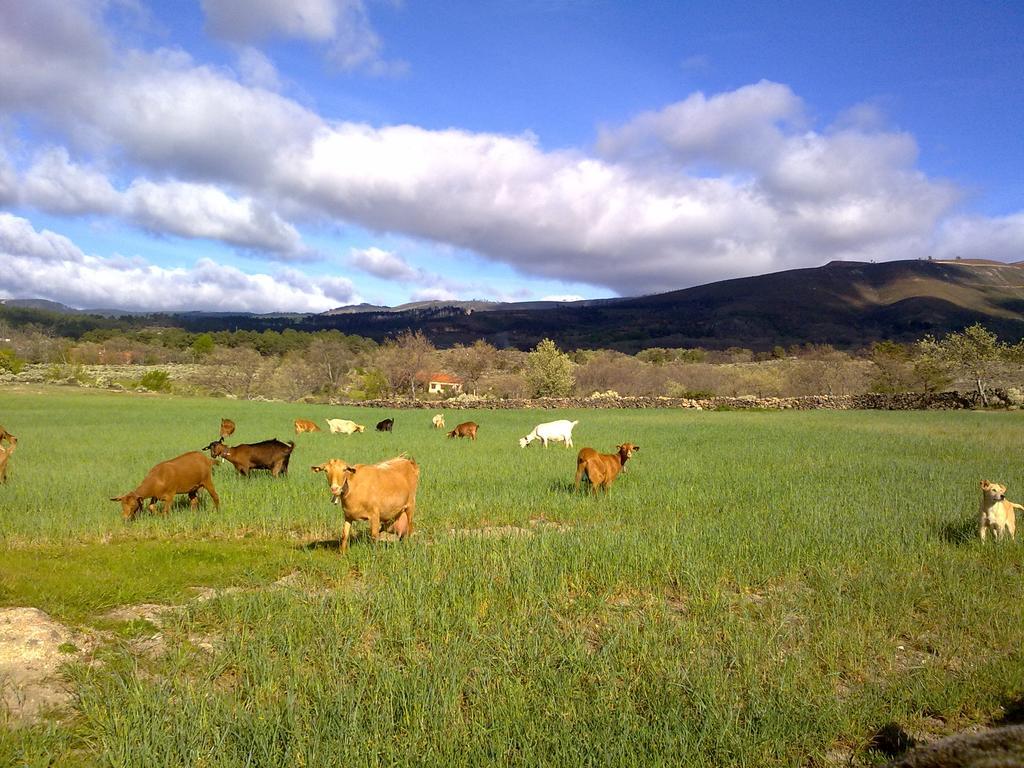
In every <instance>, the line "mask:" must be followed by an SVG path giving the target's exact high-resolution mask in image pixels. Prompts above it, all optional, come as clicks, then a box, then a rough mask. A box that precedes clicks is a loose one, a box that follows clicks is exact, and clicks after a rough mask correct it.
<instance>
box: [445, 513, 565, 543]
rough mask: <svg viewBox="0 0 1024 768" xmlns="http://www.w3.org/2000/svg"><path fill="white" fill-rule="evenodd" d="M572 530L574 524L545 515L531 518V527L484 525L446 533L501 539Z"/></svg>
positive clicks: (464, 536) (455, 529) (465, 536)
mask: <svg viewBox="0 0 1024 768" xmlns="http://www.w3.org/2000/svg"><path fill="white" fill-rule="evenodd" d="M570 530H572V526H570V525H567V524H566V523H560V522H557V521H555V520H548V519H547V518H544V517H535V518H533V519H531V520H530V522H529V527H528V528H524V527H523V526H520V525H483V526H480V527H479V528H449V529H448V530H447V531H445V533H447V534H448V535H449V536H456V537H460V538H471V539H495V538H497V539H501V538H518V537H522V536H532V535H534V534H535V533H539V532H540V531H559V532H561V533H565V532H566V531H570Z"/></svg>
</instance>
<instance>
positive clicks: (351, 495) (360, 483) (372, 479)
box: [310, 456, 420, 552]
mask: <svg viewBox="0 0 1024 768" xmlns="http://www.w3.org/2000/svg"><path fill="white" fill-rule="evenodd" d="M310 469H312V470H313V471H314V472H323V473H325V474H326V475H327V485H328V486H329V487H330V489H331V497H332V501H333V502H334V503H335V504H341V508H342V509H343V510H344V513H345V527H344V530H343V532H342V536H341V551H342V552H344V551H345V550H347V549H348V540H349V536H350V535H351V532H352V523H353V521H356V520H367V521H369V523H370V536H372V537H373V539H374V541H376V540H377V539H378V538H379V537H380V531H381V525H382V524H384V525H385V526H386V530H388V531H389V532H391V533H395V534H397V535H398V538H400V539H405V538H406V537H408V536H410V535H412V529H413V520H412V519H413V515H414V514H415V513H416V487H417V485H418V484H419V480H420V468H419V467H418V466H417V465H416V462H415V461H413V460H412V459H407V458H404V457H402V456H396V457H395V458H393V459H389V460H388V461H382V462H380V463H379V464H348V463H347V462H345V461H342V460H341V459H331V460H330V461H327V462H324V463H323V464H319V465H317V466H315V467H310Z"/></svg>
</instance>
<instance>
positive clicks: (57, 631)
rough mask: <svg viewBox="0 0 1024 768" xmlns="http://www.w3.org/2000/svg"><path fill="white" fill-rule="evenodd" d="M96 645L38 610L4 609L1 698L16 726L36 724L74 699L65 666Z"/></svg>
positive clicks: (0, 636) (0, 645)
mask: <svg viewBox="0 0 1024 768" xmlns="http://www.w3.org/2000/svg"><path fill="white" fill-rule="evenodd" d="M91 646H92V641H91V639H90V638H88V637H87V636H85V635H82V634H80V633H77V632H74V631H73V630H71V629H69V628H68V627H65V626H64V625H63V624H60V623H58V622H56V621H54V620H53V619H51V618H50V617H49V616H48V615H47V614H45V613H43V612H42V611H40V610H39V609H37V608H4V609H0V695H2V700H3V708H4V710H6V716H5V715H4V713H0V720H2V719H4V717H6V720H7V722H8V723H9V724H11V725H14V726H20V725H30V724H32V723H33V722H35V721H36V720H37V719H39V717H41V716H42V715H43V714H45V713H46V712H48V711H52V710H56V709H60V708H61V707H63V706H65V705H67V704H68V703H69V701H70V700H71V692H70V691H69V690H68V688H67V686H66V685H65V684H64V681H63V680H62V679H61V677H60V667H61V665H62V664H65V663H67V662H68V661H71V660H73V659H75V658H76V657H78V656H79V655H81V654H82V653H83V652H84V650H86V649H88V648H90V647H91Z"/></svg>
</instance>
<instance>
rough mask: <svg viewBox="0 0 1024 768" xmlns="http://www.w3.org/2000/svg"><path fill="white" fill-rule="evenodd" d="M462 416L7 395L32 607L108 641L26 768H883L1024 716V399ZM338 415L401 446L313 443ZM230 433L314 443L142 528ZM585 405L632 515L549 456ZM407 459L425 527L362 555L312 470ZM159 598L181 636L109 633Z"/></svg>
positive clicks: (13, 755) (20, 749)
mask: <svg viewBox="0 0 1024 768" xmlns="http://www.w3.org/2000/svg"><path fill="white" fill-rule="evenodd" d="M433 413H434V411H400V412H391V413H387V414H385V413H383V412H380V411H371V410H361V409H346V408H338V407H333V408H332V407H329V406H323V405H294V404H284V403H251V402H235V401H226V400H189V399H180V398H170V397H163V396H159V397H157V396H154V397H142V396H134V395H112V394H104V393H96V392H88V391H78V390H64V389H51V390H46V391H38V392H30V391H16V390H12V389H8V390H0V424H3V425H4V426H5V427H7V428H8V429H9V430H10V431H11V432H13V433H14V434H16V435H17V436H18V437H19V439H20V444H19V447H18V451H17V452H16V453H15V455H14V457H13V458H12V459H11V471H10V479H9V482H8V484H7V485H6V486H0V603H2V604H3V605H6V606H34V607H37V608H40V609H42V610H44V611H46V612H48V613H49V614H50V615H51V616H53V617H54V618H56V619H58V620H59V621H61V622H64V623H65V624H68V625H70V626H72V627H77V628H79V629H81V630H83V631H86V632H89V633H93V634H94V635H95V637H97V638H98V641H97V643H98V645H97V647H96V648H95V649H94V650H93V651H92V652H91V653H90V654H87V655H77V656H76V655H74V654H70V655H69V658H71V659H72V661H71V662H70V663H69V664H68V665H67V666H66V667H65V675H66V677H67V679H68V680H69V681H70V683H71V685H72V686H73V689H74V691H75V700H74V702H73V707H72V708H71V710H70V712H64V713H62V714H61V715H60V716H59V717H58V716H57V714H56V713H55V716H54V717H53V718H50V719H48V720H44V721H43V722H41V723H38V724H36V725H33V726H31V727H22V728H17V729H0V764H7V762H10V763H12V764H26V765H118V766H120V765H125V766H127V765H160V766H164V765H166V766H243V765H250V766H313V765H346V766H357V765H389V764H403V765H404V764H418V765H441V764H443V765H467V766H469V765H472V766H477V765H487V764H501V765H524V766H534V765H573V766H579V765H594V766H598V765H601V766H604V765H644V766H648V765H707V766H723V765H736V766H808V765H829V764H850V762H849V761H852V764H857V765H859V764H871V763H873V762H878V761H880V760H881V759H882V756H881V755H880V754H879V753H877V752H875V751H872V750H871V749H869V746H870V742H871V739H872V736H873V735H874V734H876V733H877V732H878V731H879V729H881V728H882V727H883V726H886V725H888V724H892V723H894V724H896V725H897V726H899V727H900V728H902V729H904V730H906V731H907V732H909V733H911V734H926V735H928V734H931V735H939V734H944V733H947V732H951V731H954V730H957V729H960V728H963V727H966V726H970V725H975V724H988V723H992V722H995V721H997V720H999V719H1000V718H1001V717H1004V715H1005V713H1006V712H1007V711H1014V710H1016V711H1017V712H1018V713H1019V711H1020V710H1021V709H1022V708H1024V652H1022V648H1021V645H1022V639H1024V633H1022V631H1021V628H1022V627H1024V572H1022V562H1024V546H1022V545H1021V544H1019V543H1018V544H1012V543H1006V542H1004V543H1000V544H992V543H989V544H988V545H986V546H982V545H981V544H980V543H979V542H978V541H977V540H976V538H977V536H976V532H975V526H976V521H975V515H976V508H977V503H978V491H977V485H978V481H979V480H980V479H982V478H990V479H993V480H999V481H1002V482H1005V483H1007V484H1008V485H1009V486H1010V491H1009V496H1010V498H1013V499H1015V500H1024V468H1022V466H1021V461H1020V459H1021V456H1022V448H1024V431H1022V428H1021V427H1022V423H1021V419H1022V418H1024V417H1022V415H1021V414H1019V413H1005V412H1003V413H980V412H925V413H902V412H898V413H897V412H893V413H889V412H807V413H796V412H777V413H767V412H716V413H711V412H691V411H670V410H657V411H654V410H652V411H599V410H594V411H577V412H566V411H557V412H538V411H533V412H523V411H461V412H460V411H447V412H446V418H447V420H448V423H449V428H450V427H451V426H453V425H454V423H456V422H457V421H460V420H464V419H466V420H468V419H472V420H474V421H477V422H478V423H479V424H480V425H481V427H480V436H479V440H478V441H477V442H476V443H472V442H470V441H466V440H461V441H455V440H446V439H445V438H444V436H443V434H442V433H440V432H438V431H436V430H432V429H431V427H430V416H431V415H432V414H433ZM385 415H392V416H394V417H395V420H396V423H395V431H394V433H393V434H390V435H389V434H376V433H373V431H372V429H373V424H375V423H376V422H377V421H378V420H379V419H381V418H383V417H384V416H385ZM327 416H331V417H340V418H352V419H354V420H356V421H358V422H359V423H362V424H366V425H368V427H369V430H370V431H369V432H368V433H366V434H362V435H353V436H340V435H331V434H327V433H319V434H312V435H308V434H304V435H299V436H297V437H296V436H294V435H291V422H292V420H293V419H294V418H297V417H301V418H310V419H314V420H316V421H318V422H319V423H320V424H323V419H324V418H325V417H327ZM221 417H230V418H232V419H234V420H235V421H236V422H237V423H238V431H237V433H236V434H235V435H234V437H233V438H232V441H233V442H250V441H252V442H255V441H257V440H260V439H264V438H268V437H275V436H276V437H280V438H282V439H286V440H290V439H295V440H296V443H297V447H296V449H295V452H294V454H293V457H292V462H291V470H290V473H289V475H288V477H287V478H280V479H277V480H274V479H272V478H270V477H269V476H266V475H263V476H253V477H251V478H248V479H246V478H242V477H238V476H236V475H235V474H234V470H233V469H231V467H230V466H227V465H225V466H223V467H219V468H218V469H217V470H216V471H215V473H214V482H215V484H216V486H217V489H218V491H219V493H220V495H221V501H222V505H221V510H220V512H219V513H216V512H214V511H213V508H212V505H211V504H210V502H209V498H208V497H204V503H203V504H202V505H201V507H200V509H199V510H198V511H197V512H195V513H193V512H191V511H190V510H189V509H188V505H187V503H184V504H182V505H180V506H176V508H175V509H174V510H173V512H172V514H170V515H168V516H149V515H144V516H143V517H142V518H141V519H139V520H138V521H136V522H135V523H132V524H125V523H123V522H122V520H121V516H120V509H119V506H118V505H117V504H116V503H114V502H112V501H109V497H111V496H116V495H119V494H121V493H124V492H126V491H128V490H131V489H132V488H134V487H135V485H136V484H137V483H138V482H139V481H140V480H141V479H142V477H143V475H144V474H145V473H146V471H147V470H148V469H149V468H150V467H151V466H152V465H153V464H155V463H157V462H158V461H162V460H164V459H167V458H171V457H173V456H176V455H178V454H180V453H182V452H185V451H188V450H195V449H198V448H201V447H202V446H204V445H206V444H207V443H208V442H209V441H210V440H212V439H214V438H215V437H216V436H217V428H218V425H219V421H220V418H221ZM563 417H566V418H573V419H579V420H580V424H579V426H578V427H577V428H576V433H575V436H574V437H575V440H576V447H577V449H578V448H580V447H582V446H584V445H590V446H594V447H597V448H599V449H602V450H608V451H610V450H612V449H613V448H614V446H615V445H616V444H617V443H620V442H623V441H626V440H629V441H631V442H634V443H638V444H639V445H640V446H641V450H640V452H639V454H638V455H637V456H636V457H635V458H634V459H633V460H632V461H631V462H630V464H629V465H628V471H627V472H626V473H625V474H624V475H622V476H621V477H620V478H619V480H618V481H617V483H616V484H615V486H614V487H613V488H612V491H611V493H610V494H609V496H608V497H607V498H602V499H592V498H588V497H586V496H584V495H582V494H581V495H576V494H574V493H572V490H571V480H572V476H573V473H574V469H575V452H574V451H569V450H565V449H564V448H555V447H553V448H549V449H547V450H546V451H545V450H544V449H542V448H540V447H539V446H536V445H535V446H531V447H530V448H528V449H525V450H521V449H520V448H519V447H518V445H517V443H516V440H517V438H518V437H520V436H522V435H524V434H526V433H527V432H528V431H529V430H530V428H531V427H532V426H533V425H534V424H536V423H538V422H541V421H548V420H550V419H555V418H563ZM401 451H406V452H408V453H409V454H410V455H411V456H413V457H414V458H415V459H416V460H417V462H418V463H419V464H420V466H421V468H422V476H421V485H420V493H419V497H418V512H417V520H416V523H417V532H416V535H415V536H414V537H413V539H412V540H411V541H410V542H407V543H405V544H380V545H373V544H372V543H371V542H370V541H369V539H368V536H366V535H363V536H361V537H360V538H359V539H357V540H356V542H355V543H354V544H353V546H352V548H351V549H350V551H349V552H348V553H347V555H341V554H339V553H338V551H337V548H336V544H337V538H338V535H339V533H340V528H341V518H340V514H339V511H338V509H337V508H336V507H334V506H332V505H331V504H329V503H328V501H329V495H328V490H327V486H326V483H325V481H324V478H323V476H322V475H317V474H313V473H312V472H310V470H309V467H310V466H311V465H313V464H318V463H320V462H322V461H324V460H326V459H329V458H332V457H338V458H344V459H345V460H347V461H350V462H356V461H361V462H369V461H375V460H379V459H383V458H387V457H390V456H393V455H395V454H397V453H399V452H401ZM256 474H259V473H256ZM1022 522H1024V521H1022ZM361 530H362V531H365V529H361ZM282 577H285V578H284V579H283V581H282ZM196 587H213V588H217V589H218V590H219V591H218V592H216V593H212V594H214V597H213V598H212V599H205V600H199V599H196V596H197V594H198V593H197V591H196V589H195V588H196ZM140 603H161V604H173V605H177V606H179V608H178V609H177V610H176V611H174V612H172V613H168V614H165V618H164V619H163V621H162V624H161V626H160V627H159V637H160V643H159V644H158V645H157V646H156V648H157V650H156V651H154V650H153V647H154V646H153V644H152V643H150V644H148V645H147V644H146V643H143V642H140V638H141V639H145V638H146V637H147V636H149V635H152V634H154V633H156V632H157V627H155V626H154V625H153V624H152V623H151V622H147V621H145V620H137V621H124V622H118V621H116V620H112V619H110V618H109V617H107V616H105V615H106V614H107V613H108V612H109V611H110V610H111V609H112V608H115V607H117V606H131V605H136V604H140ZM146 649H148V650H146Z"/></svg>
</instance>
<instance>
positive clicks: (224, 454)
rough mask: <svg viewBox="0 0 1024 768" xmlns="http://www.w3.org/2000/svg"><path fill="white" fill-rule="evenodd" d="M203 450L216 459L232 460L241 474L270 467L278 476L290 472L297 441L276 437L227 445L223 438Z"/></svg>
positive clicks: (245, 474)
mask: <svg viewBox="0 0 1024 768" xmlns="http://www.w3.org/2000/svg"><path fill="white" fill-rule="evenodd" d="M203 450H204V451H209V452H210V456H212V457H213V458H215V459H221V458H223V459H227V460H228V461H230V462H231V464H232V465H233V466H234V468H235V469H236V470H238V474H240V475H244V476H246V477H248V476H249V472H250V470H253V469H269V470H270V474H271V475H272V476H274V477H277V476H278V475H281V474H285V475H287V474H288V462H289V461H290V460H291V456H292V451H293V450H295V441H294V440H289V441H288V442H287V443H282V442H281V441H280V440H278V439H277V438H274V439H272V440H264V441H262V442H260V443H242V444H241V445H232V446H227V445H225V444H224V438H221V439H220V440H215V441H214V442H212V443H210V444H209V445H208V446H206V447H205V448H203Z"/></svg>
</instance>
